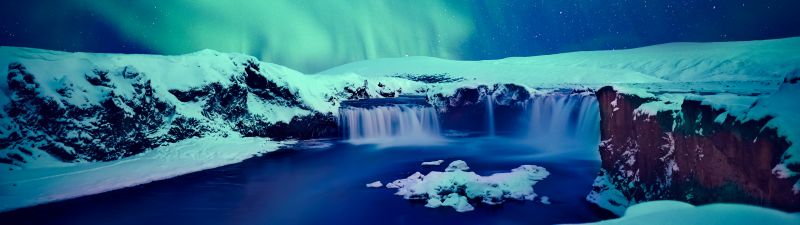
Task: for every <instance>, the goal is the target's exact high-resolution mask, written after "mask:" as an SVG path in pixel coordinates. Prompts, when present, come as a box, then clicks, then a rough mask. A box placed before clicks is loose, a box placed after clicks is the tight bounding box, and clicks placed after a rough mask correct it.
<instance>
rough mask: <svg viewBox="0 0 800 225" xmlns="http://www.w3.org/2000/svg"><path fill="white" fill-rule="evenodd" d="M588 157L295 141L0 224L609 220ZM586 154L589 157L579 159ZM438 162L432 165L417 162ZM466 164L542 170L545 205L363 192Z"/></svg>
mask: <svg viewBox="0 0 800 225" xmlns="http://www.w3.org/2000/svg"><path fill="white" fill-rule="evenodd" d="M588 151H596V149H571V150H570V149H564V151H555V152H554V151H544V150H537V148H535V147H532V146H530V145H527V144H524V143H518V142H516V141H515V140H512V139H505V138H500V137H498V138H474V137H472V138H460V139H453V140H450V141H449V142H447V143H444V144H440V145H432V146H407V147H402V146H395V147H377V146H375V145H351V144H348V143H346V142H340V141H336V140H328V141H304V142H300V143H298V144H297V145H294V146H291V147H288V148H286V149H283V150H279V151H277V152H273V153H269V154H265V155H264V156H261V157H257V158H253V159H250V160H247V161H245V162H242V163H239V164H234V165H229V166H224V167H220V168H216V169H211V170H206V171H201V172H197V173H192V174H188V175H184V176H180V177H176V178H173V179H168V180H163V181H158V182H153V183H150V184H144V185H140V186H136V187H131V188H126V189H122V190H117V191H112V192H108V193H103V194H98V195H93V196H88V197H82V198H77V199H72V200H67V201H62V202H56V203H51V204H46V205H41V206H36V207H32V208H26V209H21V210H17V211H12V212H8V213H4V214H0V221H2V224H7V225H8V224H82V225H92V224H103V225H108V224H137V225H141V224H170V225H177V224H193V225H197V224H434V223H436V224H554V223H577V222H589V221H597V220H599V219H601V218H607V216H608V214H607V213H606V212H604V211H602V210H600V209H597V208H596V207H594V206H593V205H592V204H590V203H588V202H586V201H585V200H584V197H585V196H586V194H587V193H588V192H589V191H590V189H591V184H592V181H593V179H594V177H595V175H596V172H597V171H598V168H599V161H597V160H596V159H586V157H585V156H587V154H586V153H587V152H588ZM588 155H593V154H588ZM438 159H444V160H445V163H444V164H443V165H441V166H438V167H421V166H420V165H419V164H420V162H422V161H432V160H438ZM455 159H462V160H465V161H466V162H467V163H468V164H469V166H470V168H471V169H472V170H473V171H476V172H477V173H479V174H484V175H486V174H491V173H496V172H507V171H508V170H510V169H512V168H515V167H517V166H519V165H521V164H535V165H539V166H543V167H545V168H547V170H549V171H550V172H551V175H550V177H548V178H547V179H545V180H543V181H541V182H540V183H538V184H536V186H534V190H535V191H536V193H538V194H539V195H540V196H542V195H544V196H549V197H550V201H551V202H552V204H551V205H545V204H541V203H539V202H538V199H537V201H513V200H512V201H507V202H505V203H504V204H502V205H496V206H488V205H484V204H482V203H474V204H473V205H474V206H475V207H476V209H475V211H472V212H466V213H458V212H456V211H454V210H453V209H451V208H445V207H442V208H437V209H431V208H426V207H424V202H414V201H409V200H405V199H403V198H402V197H400V196H396V195H394V194H393V193H394V189H386V188H366V187H365V184H366V183H370V182H373V181H376V180H380V181H382V182H383V183H388V182H391V181H393V180H395V179H399V178H405V177H407V176H408V175H410V174H412V173H414V172H416V171H420V172H423V173H427V172H428V171H430V170H443V168H444V167H446V164H447V163H449V162H450V161H452V160H455Z"/></svg>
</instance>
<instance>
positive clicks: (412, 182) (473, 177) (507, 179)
mask: <svg viewBox="0 0 800 225" xmlns="http://www.w3.org/2000/svg"><path fill="white" fill-rule="evenodd" d="M467 170H469V166H467V163H466V162H464V161H461V160H456V161H453V162H451V163H450V165H448V166H447V168H446V169H445V171H444V172H440V171H431V172H430V173H428V174H427V175H422V174H421V173H419V172H416V173H414V174H412V175H411V176H409V177H408V178H405V179H399V180H395V181H393V182H391V183H388V184H386V187H387V188H394V189H397V193H395V194H396V195H402V196H403V198H405V199H423V200H426V201H427V204H426V205H425V207H429V208H438V207H440V206H449V207H453V209H455V210H456V211H458V212H467V211H472V210H474V209H475V208H474V207H473V206H472V204H470V202H469V200H475V201H477V200H480V201H481V202H483V203H485V204H489V205H496V204H501V203H503V202H504V201H505V200H506V199H515V200H529V201H532V200H534V199H535V198H536V196H537V195H536V193H534V192H533V186H534V185H535V184H536V183H537V182H539V181H541V180H543V179H545V178H547V176H549V175H550V172H547V170H546V169H545V168H543V167H539V166H534V165H522V166H519V167H517V168H515V169H512V170H511V172H508V173H495V174H492V175H489V176H481V175H478V174H476V173H475V172H467ZM541 201H542V203H543V204H546V203H545V202H549V200H548V199H542V200H541Z"/></svg>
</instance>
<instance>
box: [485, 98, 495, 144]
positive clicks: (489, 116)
mask: <svg viewBox="0 0 800 225" xmlns="http://www.w3.org/2000/svg"><path fill="white" fill-rule="evenodd" d="M486 129H487V131H486V133H487V134H488V135H489V137H492V136H494V132H495V128H494V97H492V95H489V94H487V95H486Z"/></svg>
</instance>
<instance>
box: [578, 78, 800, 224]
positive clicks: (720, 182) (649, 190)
mask: <svg viewBox="0 0 800 225" xmlns="http://www.w3.org/2000/svg"><path fill="white" fill-rule="evenodd" d="M596 95H597V98H598V101H599V102H600V115H601V140H602V142H601V144H600V155H601V159H602V171H601V172H600V174H599V176H598V178H597V180H596V181H595V185H594V187H593V191H592V193H591V194H590V195H589V196H588V197H587V199H588V200H589V201H592V202H595V203H597V204H598V205H600V206H601V207H604V208H606V209H609V210H611V211H613V212H615V213H617V214H621V213H622V212H624V209H625V208H626V207H627V206H629V205H632V204H634V203H637V202H643V201H651V200H660V199H672V200H680V201H685V202H690V203H693V204H706V203H714V202H735V203H748V204H756V205H763V206H768V207H773V208H778V209H785V210H794V211H796V210H800V195H796V194H795V193H794V192H793V190H792V188H793V184H794V182H793V181H792V180H790V179H782V178H779V177H778V176H776V175H774V174H773V173H772V169H773V167H774V166H775V165H777V164H779V163H780V162H781V160H782V157H783V155H784V152H785V151H786V150H787V148H788V147H789V145H790V144H789V143H787V141H786V140H785V138H784V137H782V136H779V135H778V134H777V133H776V130H775V129H773V128H771V127H768V126H765V125H766V124H767V122H768V121H769V120H770V119H771V118H764V119H762V120H749V121H746V122H742V121H741V120H738V119H737V118H734V117H733V116H730V115H729V114H728V113H726V112H725V111H724V110H715V109H713V108H712V107H711V106H708V105H704V104H701V102H700V101H694V100H684V101H683V102H682V103H671V104H680V107H679V109H678V110H667V111H661V112H658V113H657V114H656V115H648V114H646V113H641V112H637V111H636V109H637V108H638V107H639V106H640V105H642V104H644V103H646V102H650V101H654V100H655V99H650V98H640V97H637V96H633V95H626V94H620V93H618V92H617V91H615V90H614V89H613V88H610V87H605V88H602V89H600V90H599V91H597V92H596ZM668 104H669V103H668Z"/></svg>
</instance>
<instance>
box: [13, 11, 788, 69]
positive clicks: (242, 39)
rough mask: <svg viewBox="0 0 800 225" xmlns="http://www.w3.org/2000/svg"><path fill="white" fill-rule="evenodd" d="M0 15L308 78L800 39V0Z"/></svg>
mask: <svg viewBox="0 0 800 225" xmlns="http://www.w3.org/2000/svg"><path fill="white" fill-rule="evenodd" d="M2 4H3V6H4V7H0V8H1V9H0V10H1V11H0V19H2V20H0V32H2V33H0V45H11V46H24V47H36V48H45V49H54V50H65V51H88V52H118V53H154V54H185V53H189V52H194V51H198V50H202V49H215V50H218V51H222V52H240V53H244V54H249V55H254V56H256V57H259V58H260V59H262V60H264V61H267V62H273V63H277V64H281V65H285V66H288V67H291V68H294V69H297V70H300V71H303V72H316V71H320V70H324V69H326V68H329V67H332V66H336V65H340V64H343V63H347V62H352V61H357V60H364V59H372V58H382V57H402V56H407V55H410V56H417V55H424V56H434V57H440V58H449V59H467V60H479V59H495V58H504V57H511V56H530V55H539V54H549V53H557V52H565V51H576V50H599V49H615V48H630V47H638V46H644V45H651V44H658V43H665V42H675V41H729V40H753V39H765V38H778V37H788V36H796V35H800V26H799V25H798V24H797V23H796V22H794V21H795V20H796V18H795V17H794V12H793V11H792V9H797V8H800V2H798V1H792V0H770V1H762V0H651V1H618V0H505V1H499V0H498V1H480V0H236V1H218V0H138V1H121V0H120V1H116V0H106V1H97V0H61V1H40V0H29V1H10V2H4V3H2Z"/></svg>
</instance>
